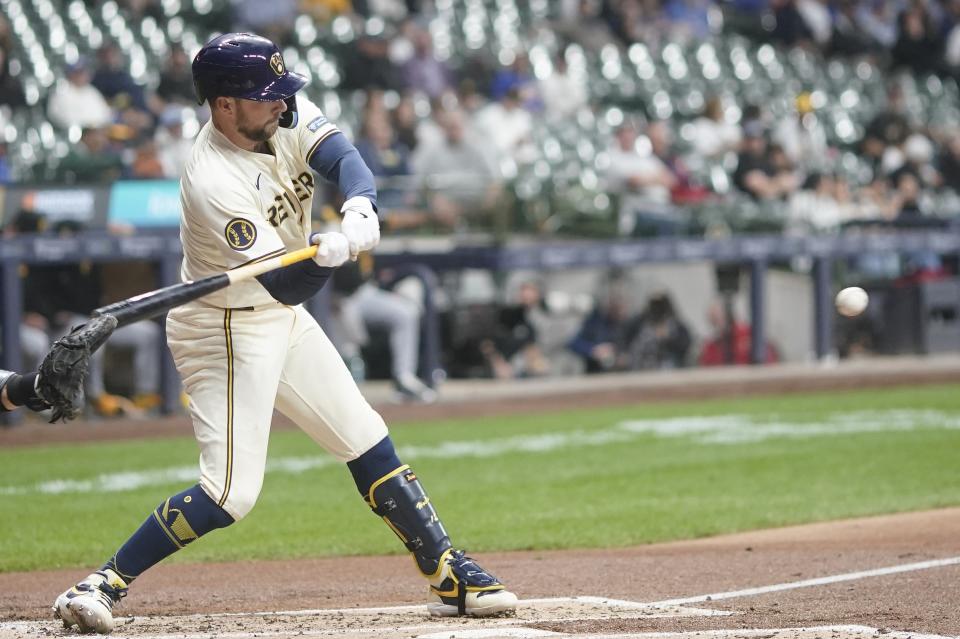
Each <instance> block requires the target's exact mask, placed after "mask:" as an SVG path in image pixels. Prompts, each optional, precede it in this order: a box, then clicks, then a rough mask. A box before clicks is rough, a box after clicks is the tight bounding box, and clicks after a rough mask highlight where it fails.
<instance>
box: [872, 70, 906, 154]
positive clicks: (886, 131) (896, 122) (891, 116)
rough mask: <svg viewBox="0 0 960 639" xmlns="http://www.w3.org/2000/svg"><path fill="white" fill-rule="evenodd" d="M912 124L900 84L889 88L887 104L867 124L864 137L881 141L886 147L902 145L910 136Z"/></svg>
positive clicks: (894, 83) (895, 83) (894, 84)
mask: <svg viewBox="0 0 960 639" xmlns="http://www.w3.org/2000/svg"><path fill="white" fill-rule="evenodd" d="M910 129H911V122H910V118H909V115H908V110H907V96H906V94H905V93H904V90H903V87H902V86H901V85H900V83H899V82H896V81H893V82H891V83H890V84H889V85H888V87H887V104H886V106H885V108H884V109H882V110H881V111H880V112H879V113H877V114H876V115H875V116H874V117H873V119H872V120H870V122H869V123H868V124H867V127H866V129H865V131H864V137H865V138H870V137H874V138H877V139H879V140H880V141H881V142H882V143H883V144H884V145H886V146H889V145H900V144H903V141H904V140H906V139H907V136H908V135H909V134H910Z"/></svg>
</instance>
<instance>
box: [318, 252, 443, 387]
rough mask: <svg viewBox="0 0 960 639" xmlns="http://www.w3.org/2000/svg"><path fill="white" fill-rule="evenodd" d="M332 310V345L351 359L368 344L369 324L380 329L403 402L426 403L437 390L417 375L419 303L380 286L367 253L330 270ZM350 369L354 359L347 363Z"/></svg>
mask: <svg viewBox="0 0 960 639" xmlns="http://www.w3.org/2000/svg"><path fill="white" fill-rule="evenodd" d="M333 286H334V291H335V292H336V300H335V302H334V306H335V307H336V308H337V309H338V313H337V319H338V322H337V324H338V326H337V327H336V328H337V329H338V330H335V331H334V333H335V334H336V335H337V337H338V339H337V340H336V341H337V348H338V350H339V352H340V354H341V356H342V357H343V358H344V360H345V361H347V363H348V365H349V364H353V362H352V361H351V360H352V359H354V358H357V357H360V356H361V354H360V349H362V348H363V347H364V346H366V345H367V344H368V343H369V340H370V336H369V329H371V328H382V329H386V330H387V331H388V333H389V336H390V337H389V339H390V365H391V374H392V376H393V385H394V388H395V389H396V391H397V393H398V394H399V395H400V398H401V399H403V400H405V401H416V402H423V403H432V402H434V401H436V399H437V393H436V391H434V390H433V389H432V388H430V387H429V386H427V385H426V384H424V383H423V382H422V381H421V380H420V379H419V378H418V377H417V374H416V373H417V366H418V362H419V359H420V316H421V314H422V312H421V308H420V304H419V303H417V302H415V301H413V300H411V299H409V298H407V297H404V296H403V295H400V294H398V293H395V292H393V291H389V290H386V289H384V288H382V287H381V286H380V285H379V284H378V283H377V281H376V278H375V274H374V270H373V256H372V255H370V254H369V253H363V254H361V255H360V258H359V259H358V260H357V261H356V262H348V263H347V264H344V265H343V266H342V267H340V268H338V269H336V270H335V271H334V274H333ZM351 369H352V370H354V371H356V370H357V367H356V364H353V366H351Z"/></svg>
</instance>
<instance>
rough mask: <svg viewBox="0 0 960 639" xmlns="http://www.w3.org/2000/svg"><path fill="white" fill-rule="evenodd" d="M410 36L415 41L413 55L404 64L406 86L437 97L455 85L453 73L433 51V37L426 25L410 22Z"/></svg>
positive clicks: (431, 96)
mask: <svg viewBox="0 0 960 639" xmlns="http://www.w3.org/2000/svg"><path fill="white" fill-rule="evenodd" d="M409 25H410V30H409V37H410V40H411V42H412V43H413V57H412V58H410V59H409V60H407V61H406V63H404V65H403V80H404V84H405V86H406V88H408V89H412V90H413V91H420V92H423V93H424V94H426V95H427V96H428V97H430V98H437V97H440V95H441V94H442V93H443V92H444V91H446V90H448V89H451V88H452V87H453V73H452V72H451V71H450V69H449V68H448V67H447V65H446V63H444V62H441V61H440V60H439V59H437V57H436V56H435V55H434V53H433V37H432V36H431V35H430V32H429V31H428V30H427V29H425V28H424V27H422V26H420V25H417V24H415V23H413V22H410V23H409Z"/></svg>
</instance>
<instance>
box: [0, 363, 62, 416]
mask: <svg viewBox="0 0 960 639" xmlns="http://www.w3.org/2000/svg"><path fill="white" fill-rule="evenodd" d="M37 379H38V374H37V373H27V374H26V375H19V374H17V373H14V372H12V371H5V370H3V369H0V413H6V412H9V411H12V410H16V409H18V408H20V407H21V406H26V407H27V408H29V409H30V410H32V411H36V412H39V411H43V410H47V409H48V408H50V405H49V404H47V403H46V402H45V401H43V400H42V399H40V397H39V395H37Z"/></svg>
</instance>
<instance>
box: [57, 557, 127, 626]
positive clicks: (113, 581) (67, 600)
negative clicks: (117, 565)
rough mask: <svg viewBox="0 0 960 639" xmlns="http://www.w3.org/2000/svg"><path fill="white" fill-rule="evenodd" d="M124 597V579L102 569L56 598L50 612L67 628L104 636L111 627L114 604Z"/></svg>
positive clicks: (125, 587)
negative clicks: (75, 628) (74, 627)
mask: <svg viewBox="0 0 960 639" xmlns="http://www.w3.org/2000/svg"><path fill="white" fill-rule="evenodd" d="M126 596H127V584H126V582H125V581H124V580H123V579H121V578H120V575H118V574H117V573H115V572H114V571H112V570H110V569H109V568H105V569H103V570H99V571H97V572H95V573H93V574H92V575H90V576H89V577H87V578H86V579H84V580H83V581H81V582H80V583H78V584H77V585H76V586H74V587H73V588H71V589H70V590H68V591H66V592H65V593H63V594H62V595H60V596H59V597H57V600H56V602H54V604H53V614H54V616H55V617H56V618H57V619H61V620H62V621H63V625H64V627H66V628H70V627H72V626H76V627H77V628H78V629H79V630H80V632H84V633H93V632H96V633H99V634H101V635H105V634H107V633H109V632H110V631H111V630H113V606H114V605H115V604H117V603H118V602H119V601H120V600H121V599H122V598H124V597H126Z"/></svg>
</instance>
